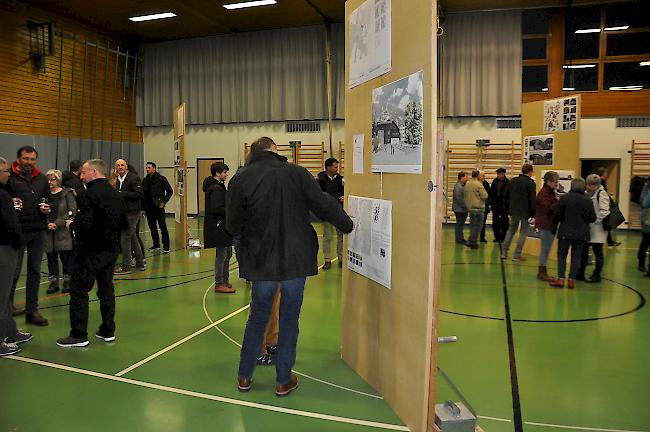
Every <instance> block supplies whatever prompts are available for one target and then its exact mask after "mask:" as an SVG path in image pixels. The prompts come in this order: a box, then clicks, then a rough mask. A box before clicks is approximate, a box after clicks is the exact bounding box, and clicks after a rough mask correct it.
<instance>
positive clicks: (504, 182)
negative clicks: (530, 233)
mask: <svg viewBox="0 0 650 432" xmlns="http://www.w3.org/2000/svg"><path fill="white" fill-rule="evenodd" d="M509 181H510V180H508V177H506V169H505V168H499V169H497V178H495V179H494V180H492V185H491V186H490V205H491V207H492V231H493V232H494V241H495V242H497V243H501V242H502V241H503V240H504V239H505V238H506V232H508V200H507V196H506V191H507V190H508V182H509Z"/></svg>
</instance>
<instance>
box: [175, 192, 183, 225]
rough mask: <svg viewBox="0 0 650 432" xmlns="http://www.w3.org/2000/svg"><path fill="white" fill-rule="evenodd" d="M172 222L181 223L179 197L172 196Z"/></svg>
mask: <svg viewBox="0 0 650 432" xmlns="http://www.w3.org/2000/svg"><path fill="white" fill-rule="evenodd" d="M174 207H175V211H174V220H175V221H176V223H181V210H182V209H181V197H179V196H178V195H174Z"/></svg>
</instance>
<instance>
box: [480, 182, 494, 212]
mask: <svg viewBox="0 0 650 432" xmlns="http://www.w3.org/2000/svg"><path fill="white" fill-rule="evenodd" d="M482 183H483V189H485V192H486V193H487V199H486V200H485V213H486V214H487V213H489V212H490V206H491V205H492V203H491V202H490V183H488V182H487V180H483V182H482Z"/></svg>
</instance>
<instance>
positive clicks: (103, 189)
mask: <svg viewBox="0 0 650 432" xmlns="http://www.w3.org/2000/svg"><path fill="white" fill-rule="evenodd" d="M106 173H107V167H106V164H105V163H104V161H103V160H101V159H91V160H88V161H86V163H84V164H83V167H82V169H81V179H82V180H83V181H84V182H85V183H86V186H87V187H88V189H86V190H85V191H84V192H82V193H81V194H80V195H79V199H78V201H79V205H78V209H77V214H76V216H75V218H74V220H73V221H72V220H69V221H67V223H66V225H67V226H68V228H69V229H71V230H72V231H73V233H74V235H75V239H76V241H77V254H76V256H75V260H74V270H73V273H72V279H71V281H70V282H71V283H70V327H71V330H70V335H69V336H67V337H64V338H61V339H59V340H57V342H56V344H57V345H58V346H60V347H66V348H67V347H84V346H86V345H88V293H89V292H90V290H92V288H93V285H94V283H95V281H97V297H98V298H99V309H100V311H101V314H102V324H101V325H100V326H99V329H98V330H97V332H96V333H95V336H96V337H97V338H99V339H102V340H104V341H105V342H112V341H114V340H115V321H114V317H115V288H114V286H113V266H114V265H115V260H116V259H117V248H118V244H119V241H120V232H121V231H122V230H123V229H125V228H126V226H127V217H126V214H125V213H124V201H123V200H122V197H120V194H119V193H118V192H117V191H116V190H115V189H114V188H113V187H112V186H111V185H110V183H109V182H108V180H107V179H106Z"/></svg>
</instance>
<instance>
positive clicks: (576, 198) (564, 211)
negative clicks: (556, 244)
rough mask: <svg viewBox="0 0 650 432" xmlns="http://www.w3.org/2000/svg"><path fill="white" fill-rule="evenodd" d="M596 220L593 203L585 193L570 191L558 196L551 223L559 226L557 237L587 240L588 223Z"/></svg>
mask: <svg viewBox="0 0 650 432" xmlns="http://www.w3.org/2000/svg"><path fill="white" fill-rule="evenodd" d="M595 221H596V212H595V211H594V205H593V203H592V201H591V199H590V198H589V197H587V195H585V194H583V193H580V192H574V191H571V192H569V193H567V194H565V195H564V196H563V197H562V198H560V202H559V203H558V204H557V207H555V214H554V215H553V223H554V225H556V226H557V224H560V227H559V228H558V231H557V238H559V239H565V240H584V241H589V224H590V223H592V222H595Z"/></svg>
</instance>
